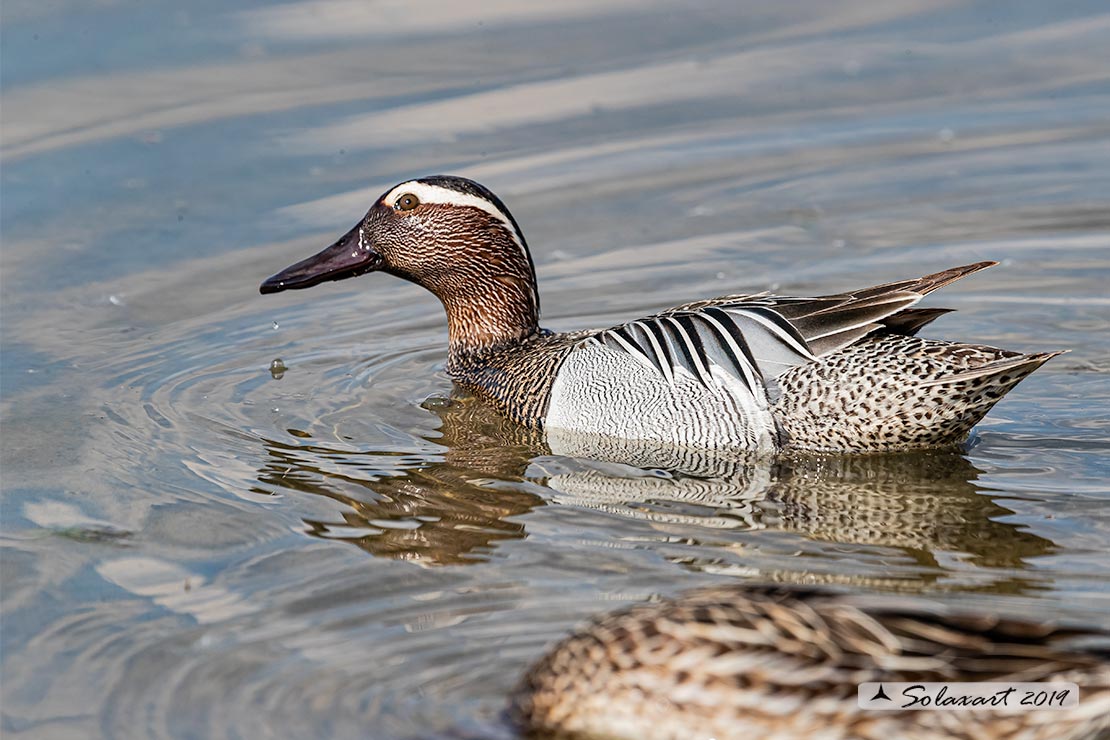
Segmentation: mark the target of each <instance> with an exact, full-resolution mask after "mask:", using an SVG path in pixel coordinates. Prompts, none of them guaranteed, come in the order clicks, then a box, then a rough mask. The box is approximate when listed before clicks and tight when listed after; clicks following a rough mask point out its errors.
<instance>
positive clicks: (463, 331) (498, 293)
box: [440, 276, 539, 374]
mask: <svg viewBox="0 0 1110 740" xmlns="http://www.w3.org/2000/svg"><path fill="white" fill-rule="evenodd" d="M481 283H482V285H481V288H480V290H470V289H467V290H457V291H450V292H449V293H448V294H446V295H440V300H441V301H442V302H443V307H444V308H445V309H446V311H447V332H448V337H449V340H450V349H449V354H448V360H447V372H448V373H451V374H453V373H455V372H456V371H459V370H461V369H462V368H463V367H464V366H467V365H472V364H473V363H474V362H479V363H480V362H481V360H482V357H483V356H484V355H487V354H488V353H490V352H491V351H493V350H496V349H499V348H502V347H505V346H511V345H513V344H519V343H520V342H522V341H524V340H526V339H528V338H529V337H531V336H532V335H534V334H535V333H536V332H537V331H538V330H539V302H538V299H537V297H536V289H535V284H534V283H532V281H530V280H523V279H518V278H513V277H501V276H498V277H494V278H491V279H490V280H488V281H481ZM468 288H469V286H468Z"/></svg>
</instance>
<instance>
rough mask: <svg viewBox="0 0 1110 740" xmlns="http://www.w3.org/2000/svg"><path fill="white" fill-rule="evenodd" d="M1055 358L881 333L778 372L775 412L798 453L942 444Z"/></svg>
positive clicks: (952, 441)
mask: <svg viewBox="0 0 1110 740" xmlns="http://www.w3.org/2000/svg"><path fill="white" fill-rule="evenodd" d="M1059 354H1062V353H1061V352H1041V353H1037V354H1028V355H1026V354H1020V353H1018V352H1011V351H1008V350H1002V349H996V348H994V347H985V346H981V345H971V344H959V343H953V342H942V341H937V340H929V339H921V338H918V337H913V336H907V335H905V334H898V333H893V332H891V333H885V334H881V335H877V336H873V337H871V338H868V339H865V340H863V341H861V342H858V343H856V344H854V345H852V346H851V347H848V348H847V349H845V350H842V351H840V352H837V353H835V354H833V355H831V356H828V357H824V358H821V360H820V361H818V362H816V363H812V364H810V365H806V366H802V367H798V368H794V369H793V370H791V371H790V372H788V373H786V374H785V375H783V376H782V377H781V378H780V384H781V385H782V394H781V396H780V397H779V400H778V402H777V407H776V409H775V416H776V419H777V420H778V422H779V427H780V432H781V433H782V435H783V437H784V440H783V441H784V444H785V445H786V446H789V447H792V448H796V449H808V450H838V451H842V452H843V451H847V452H881V451H891V450H902V449H911V448H925V447H947V446H951V445H956V444H959V443H960V442H962V441H964V440H965V439H966V438H967V435H968V434H969V433H970V432H971V428H972V427H974V426H975V425H976V424H977V423H978V422H979V420H980V419H982V418H983V416H985V415H986V413H987V412H988V411H989V410H990V409H991V407H993V406H994V405H995V404H996V403H998V401H1000V400H1001V399H1002V397H1003V396H1005V395H1006V394H1007V393H1009V392H1010V391H1011V390H1012V389H1013V388H1014V386H1016V385H1017V384H1018V383H1020V382H1021V381H1022V380H1024V379H1025V378H1026V377H1027V376H1028V375H1029V374H1030V373H1032V372H1033V371H1034V370H1036V369H1037V368H1039V367H1040V366H1041V365H1043V364H1044V363H1046V362H1048V361H1049V360H1050V359H1052V358H1053V357H1056V356H1057V355H1059Z"/></svg>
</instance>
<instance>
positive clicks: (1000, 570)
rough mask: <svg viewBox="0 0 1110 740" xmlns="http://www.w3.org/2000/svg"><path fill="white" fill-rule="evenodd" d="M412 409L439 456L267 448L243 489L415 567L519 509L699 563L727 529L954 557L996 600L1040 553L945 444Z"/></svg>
mask: <svg viewBox="0 0 1110 740" xmlns="http://www.w3.org/2000/svg"><path fill="white" fill-rule="evenodd" d="M425 406H426V407H428V408H430V409H432V410H433V411H434V413H436V414H437V415H438V416H439V417H440V420H441V432H440V436H439V437H429V442H432V443H433V444H434V445H436V446H437V447H439V448H442V456H438V455H437V456H434V457H430V456H427V455H422V456H421V455H416V454H413V453H400V452H396V451H388V452H375V451H367V452H361V453H358V452H355V453H352V452H350V451H345V450H343V451H341V450H337V449H332V448H329V447H327V446H326V445H323V444H304V443H298V442H296V441H294V440H292V439H291V440H289V441H287V442H279V441H267V442H266V450H267V453H268V457H269V460H270V462H269V463H268V464H267V465H266V466H265V467H264V468H263V469H262V470H261V471H260V472H259V475H258V480H259V482H260V483H261V484H262V487H263V490H273V488H281V489H286V490H290V491H294V492H298V493H309V494H313V495H316V496H325V497H328V498H330V499H333V500H335V501H338V502H340V503H341V504H343V506H344V512H343V514H342V519H341V520H340V521H325V520H322V519H313V520H306V522H305V523H306V525H307V527H308V532H309V533H310V534H313V535H315V536H318V537H322V538H328V539H337V540H342V541H346V542H350V543H352V544H355V545H357V546H359V547H361V548H362V549H364V550H366V551H367V552H369V553H371V554H373V555H378V556H385V557H390V558H396V559H404V560H411V561H415V562H418V563H420V564H424V565H446V564H460V563H469V562H480V561H482V560H485V559H487V558H488V557H489V555H490V554H491V552H492V551H493V550H494V549H495V548H496V547H497V545H498V543H499V542H502V541H504V540H515V539H522V538H524V537H526V536H527V518H526V516H525V515H526V514H528V512H530V511H532V510H533V509H535V508H537V507H540V506H544V505H546V504H549V503H558V504H564V505H571V506H577V507H584V508H588V509H592V510H595V511H603V512H606V513H608V514H611V515H615V516H620V517H624V518H625V519H627V520H639V523H637V524H635V526H648V527H650V528H652V530H653V531H657V532H659V533H660V541H663V539H664V538H665V537H670V536H672V535H674V533H675V532H680V533H681V537H683V538H687V539H691V540H693V541H695V543H696V544H698V545H701V546H702V547H700V548H699V549H700V550H701V551H703V554H706V555H710V554H711V553H712V552H714V551H716V552H722V554H727V553H724V552H723V551H722V550H721V549H720V548H724V549H726V550H727V549H730V548H731V549H741V545H740V543H739V542H736V541H732V540H730V534H729V532H730V531H731V532H734V533H735V532H740V533H746V532H750V531H751V530H757V529H765V530H772V531H780V532H785V533H794V534H798V535H801V536H803V537H805V538H807V539H808V540H811V541H815V542H818V543H834V544H846V545H860V546H877V547H887V548H895V549H897V550H900V551H902V553H903V554H904V556H905V557H907V558H908V559H909V560H910V561H911V562H912V563H914V564H916V565H917V566H919V567H918V568H917V569H916V570H915V573H916V575H914V577H915V578H925V579H926V580H927V581H931V580H934V579H939V578H943V577H944V576H945V575H946V574H947V573H948V569H949V567H948V566H946V565H944V563H947V562H950V561H951V559H952V558H953V557H956V558H959V559H960V560H962V561H963V562H964V563H967V564H970V565H972V566H974V567H979V568H986V569H991V570H992V571H994V572H992V573H991V575H990V577H989V579H988V580H989V581H990V589H991V590H996V591H997V590H1007V591H1021V590H1024V589H1025V588H1027V587H1028V585H1029V584H1028V583H1027V582H1026V579H1024V578H1023V577H1022V575H1021V571H1022V570H1024V568H1025V566H1024V562H1025V560H1026V559H1028V558H1032V557H1036V556H1040V555H1045V554H1048V553H1051V552H1052V551H1053V550H1054V549H1055V546H1054V545H1053V543H1052V542H1051V541H1049V540H1047V539H1044V538H1042V537H1039V536H1037V535H1034V534H1032V533H1029V532H1026V531H1024V530H1022V529H1021V528H1020V527H1019V526H1018V525H1016V524H1013V523H1009V522H1006V521H1003V519H1004V518H1005V517H1006V516H1007V515H1009V514H1011V513H1012V512H1010V511H1009V510H1008V509H1006V508H1004V507H1003V506H1001V505H999V504H997V503H995V502H994V501H993V500H992V499H991V498H990V496H989V495H987V494H986V493H984V492H983V491H981V489H980V488H979V487H978V486H977V485H976V483H975V481H976V479H977V477H978V475H979V471H978V470H977V469H976V468H975V467H974V466H973V465H971V464H970V463H969V462H968V461H967V459H966V458H965V457H963V456H962V455H961V454H959V452H958V451H955V450H952V451H932V452H919V453H904V454H897V455H894V454H888V455H854V456H836V455H805V456H798V455H792V456H788V457H778V458H753V457H750V456H736V455H732V456H729V455H727V454H724V453H716V454H712V453H708V452H699V451H693V450H684V449H681V448H676V447H674V446H670V445H658V446H652V445H650V444H644V443H637V442H631V441H627V440H612V439H608V440H605V439H591V438H588V437H583V436H575V437H561V438H554V437H553V438H551V439H545V438H544V437H543V434H542V432H537V431H532V430H528V429H526V428H524V427H521V426H520V425H518V424H515V423H513V422H511V421H509V420H507V419H505V418H504V417H502V416H500V415H499V414H498V413H497V412H496V411H494V410H492V409H491V408H490V407H488V406H487V405H485V404H483V403H481V402H480V401H479V400H477V399H475V398H473V397H471V396H468V395H467V394H466V393H465V392H464V391H456V394H455V396H454V397H452V398H451V399H438V400H435V401H434V402H432V403H428V404H425ZM304 434H305V433H303V432H301V433H299V434H298V436H304ZM705 545H711V546H709V547H706V546H705ZM715 548H716V549H715ZM812 565H813V562H812V560H811V562H810V567H809V568H807V567H806V566H800V567H799V569H798V571H797V573H783V574H781V578H782V579H783V580H796V579H797V578H798V577H799V576H800V575H801V574H802V573H804V572H809V573H810V576H809V577H808V580H811V581H812V580H813V578H814V575H813V573H812ZM705 567H706V569H712V563H709V564H708V565H706V566H705ZM921 573H926V574H932V575H925V576H922V575H921ZM763 575H764V576H765V577H769V578H776V576H775V575H774V574H769V573H764V574H763ZM817 577H818V578H820V576H817ZM834 580H835V578H834ZM849 580H850V581H851V582H855V583H859V582H860V579H858V578H851V579H849ZM898 580H900V581H903V582H904V580H905V579H904V577H902V578H900V579H898Z"/></svg>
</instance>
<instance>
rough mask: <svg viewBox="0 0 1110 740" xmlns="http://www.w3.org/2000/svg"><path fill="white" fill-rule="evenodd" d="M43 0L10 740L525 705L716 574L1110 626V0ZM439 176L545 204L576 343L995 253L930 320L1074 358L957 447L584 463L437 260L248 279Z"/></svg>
mask: <svg viewBox="0 0 1110 740" xmlns="http://www.w3.org/2000/svg"><path fill="white" fill-rule="evenodd" d="M4 16H5V17H4V19H3V23H2V25H0V33H2V36H3V37H2V55H3V59H2V62H3V64H2V72H3V95H2V105H3V111H2V117H3V118H2V123H3V140H2V147H0V156H2V164H3V169H2V173H0V176H2V188H3V191H2V199H0V217H2V228H3V233H2V236H3V253H2V260H3V262H2V280H3V303H2V311H3V316H2V325H0V327H2V339H3V355H2V358H0V365H2V369H3V429H2V436H0V442H2V451H3V460H2V463H3V472H2V476H3V477H2V482H3V490H4V492H3V510H2V516H3V545H4V551H3V556H2V561H0V564H2V576H3V604H2V612H0V617H2V624H0V627H2V643H0V648H2V651H3V664H2V667H3V706H2V710H0V711H2V723H0V730H2V731H3V733H4V735H5V736H6V737H50V738H55V737H58V738H88V737H166V738H205V737H251V738H254V737H289V738H294V737H297V738H304V737H336V738H339V737H343V738H346V737H373V738H415V737H438V736H443V737H504V738H509V737H512V736H513V733H512V730H511V729H510V728H509V727H507V726H506V725H505V723H504V722H503V720H502V719H501V717H500V712H501V710H502V707H503V705H504V696H505V694H506V692H507V691H509V689H510V688H511V687H512V686H513V684H514V683H515V681H516V679H517V676H518V675H519V674H520V671H521V670H522V669H523V667H524V666H525V665H526V664H527V663H528V662H529V661H530V660H532V659H534V658H535V657H536V656H538V655H539V654H540V652H541V651H542V650H543V647H544V645H545V644H547V643H549V642H550V641H551V640H553V639H555V638H556V637H558V636H559V635H561V634H563V633H564V632H565V631H566V630H568V629H569V628H570V627H571V626H572V625H574V624H575V623H576V622H578V621H579V620H580V619H581V618H583V617H584V616H585V615H587V614H590V613H593V612H596V611H599V610H603V609H606V608H610V607H613V606H616V605H619V604H623V603H627V602H630V601H633V600H638V599H642V598H646V597H648V596H650V595H652V594H659V593H667V594H669V593H674V592H677V591H679V590H681V589H682V588H684V587H687V586H693V585H698V584H702V583H706V582H712V581H719V580H736V579H751V580H761V581H768V580H775V581H787V582H806V583H810V582H822V583H830V584H836V585H837V586H838V587H841V588H847V589H851V590H860V591H898V592H901V593H911V594H923V595H927V596H929V597H932V598H936V599H941V600H951V601H963V602H973V603H976V604H980V605H986V606H988V607H991V608H997V609H1002V610H1006V611H1009V612H1022V613H1027V614H1034V615H1041V616H1057V617H1060V616H1062V617H1067V618H1073V619H1080V620H1085V621H1090V622H1094V623H1097V624H1102V625H1104V626H1108V627H1110V569H1108V567H1107V564H1108V563H1110V513H1108V512H1110V486H1108V484H1107V477H1108V476H1110V295H1108V289H1107V285H1108V283H1110V236H1108V230H1110V43H1107V38H1108V36H1110V14H1108V13H1107V11H1106V7H1105V5H1104V4H1103V3H1100V2H1088V3H1083V2H1078V3H1070V4H1066V5H1063V6H1060V5H1059V4H1055V3H1042V2H1014V3H1004V4H1003V3H982V4H976V3H960V2H936V1H935V0H892V1H891V2H884V3H874V2H865V1H863V0H859V1H857V0H835V1H834V2H826V3H777V4H770V3H757V2H744V3H733V2H722V3H718V4H712V3H711V4H701V5H699V6H698V7H697V8H696V9H692V10H691V9H687V8H686V5H685V4H678V3H674V4H668V3H662V2H647V3H643V2H631V1H629V0H591V1H590V2H579V1H578V0H571V2H563V3H548V4H543V5H541V4H534V3H515V2H502V1H501V0H488V1H487V2H484V3H469V4H457V3H453V2H442V1H441V0H429V1H428V2H423V3H420V4H417V5H414V4H412V3H405V2H400V1H399V0H382V1H381V2H375V3H363V2H356V1H355V0H311V1H306V2H290V3H285V4H273V5H265V4H256V3H250V2H235V3H227V2H199V3H189V4H177V3H168V2H143V3H138V2H133V1H132V0H119V1H118V2H113V3H101V2H82V1H81V0H57V1H55V2H50V3H42V2H31V1H30V0H8V1H7V2H5V3H4ZM432 172H450V173H457V174H462V175H467V176H470V177H474V178H476V179H479V180H481V181H483V182H484V183H486V184H487V185H489V186H490V187H491V188H493V189H494V190H495V191H496V192H497V193H498V194H499V195H501V196H502V198H503V199H504V200H505V201H506V202H507V203H508V205H509V207H510V208H511V209H512V210H513V213H514V215H515V216H516V217H517V219H518V220H519V221H520V222H521V224H522V226H523V228H524V230H525V233H526V234H527V235H528V237H529V241H530V243H531V246H532V249H533V252H534V255H535V260H536V265H537V271H538V273H539V278H540V282H541V289H542V294H543V306H544V312H543V320H544V323H545V325H547V326H549V327H551V328H554V329H570V328H582V327H588V326H596V325H604V324H605V323H607V322H616V321H618V320H621V319H624V318H628V317H630V316H633V315H636V314H638V313H644V312H648V311H652V310H655V309H658V308H661V307H665V306H668V305H673V304H676V303H679V302H685V301H688V300H691V299H694V298H699V297H707V296H712V295H719V294H723V293H730V292H744V291H752V292H755V291H760V290H769V289H770V290H776V291H781V292H786V293H795V294H812V293H814V292H833V291H838V290H845V289H850V288H856V287H861V286H864V285H869V284H873V283H876V282H881V281H885V280H892V279H897V278H902V277H908V276H916V275H920V274H923V273H925V272H928V271H933V270H937V269H941V268H945V267H949V266H952V265H956V264H963V263H967V262H973V261H978V260H985V259H996V260H999V261H1001V262H1002V264H1001V265H1000V266H999V267H997V268H995V269H993V270H991V271H990V272H987V273H984V274H981V275H976V276H974V277H972V278H969V279H968V280H966V281H964V282H962V283H960V284H959V285H956V286H953V287H952V288H949V289H946V290H945V291H944V293H943V294H942V295H940V296H937V297H936V298H935V299H930V300H931V301H932V304H931V305H946V306H949V307H952V308H956V309H959V312H958V313H957V314H954V315H950V316H946V317H944V318H942V319H941V320H940V321H938V322H937V324H936V325H935V329H933V330H932V333H933V335H935V336H939V337H942V338H950V339H956V338H960V339H969V340H975V341H980V342H985V343H990V344H997V345H1000V346H1005V347H1008V348H1010V349H1018V350H1025V351H1046V350H1054V349H1069V350H1071V352H1070V354H1067V355H1065V356H1063V357H1060V358H1057V359H1055V360H1053V361H1052V362H1050V363H1049V364H1048V365H1046V366H1045V367H1044V368H1043V369H1042V370H1040V371H1038V372H1037V373H1036V374H1035V375H1034V376H1032V377H1031V378H1030V379H1029V380H1027V381H1026V382H1025V383H1023V384H1022V385H1021V386H1020V387H1018V389H1017V390H1015V391H1014V392H1013V393H1012V394H1011V395H1010V396H1009V397H1008V398H1006V399H1005V400H1004V401H1003V402H1002V403H1000V404H999V405H998V406H997V407H996V409H995V410H994V411H993V412H992V413H991V414H990V415H989V417H988V418H987V419H986V420H985V422H984V423H983V424H982V425H981V426H980V427H979V429H978V431H977V433H976V435H975V437H974V438H973V440H972V441H971V443H970V444H969V446H968V448H967V449H965V450H963V451H950V452H935V453H930V454H921V455H900V456H887V457H882V456H879V457H863V458H858V457H857V458H836V457H820V456H818V457H795V458H789V459H781V460H775V461H764V462H760V463H752V464H739V463H735V462H734V463H732V464H726V463H723V462H721V461H716V462H715V463H714V462H713V461H710V462H709V463H707V465H708V467H706V468H703V469H699V470H697V471H690V470H685V471H683V470H665V469H653V468H652V469H641V468H638V467H635V466H631V465H627V464H617V463H613V462H600V461H596V460H590V459H586V458H571V457H561V456H556V455H553V454H552V453H551V451H550V450H549V449H548V448H547V447H546V446H545V444H544V441H543V439H542V438H537V437H536V436H535V435H529V434H527V433H524V432H522V431H521V430H520V429H518V428H515V427H512V426H511V425H509V424H507V423H505V422H503V421H501V420H500V419H499V418H497V417H496V416H495V415H493V414H492V413H490V412H489V411H488V410H487V409H485V408H484V407H482V406H481V405H480V404H478V403H476V402H475V401H473V399H469V398H467V397H465V396H463V395H461V394H459V393H458V392H456V391H454V390H453V389H452V387H451V383H450V381H449V380H448V379H447V377H446V376H445V374H444V372H443V360H444V350H445V337H446V330H445V322H444V320H443V317H442V312H441V309H440V308H439V306H438V304H437V303H436V301H435V300H434V299H433V298H432V297H431V296H430V295H427V294H425V293H423V292H421V290H420V289H418V288H416V287H414V286H411V285H408V284H405V283H402V282H400V281H398V280H395V279H392V278H389V277H386V276H384V275H372V276H367V277H364V278H361V279H358V280H352V281H346V282H342V283H334V284H328V285H325V286H321V287H318V288H315V289H313V290H311V291H306V292H297V293H286V294H281V295H278V296H266V297H262V296H259V295H258V294H257V285H258V283H259V281H260V280H261V279H262V278H264V277H265V276H267V275H269V274H271V273H273V272H275V271H276V270H277V269H279V268H281V267H283V266H285V265H287V264H289V263H290V262H292V261H294V260H296V259H299V258H300V257H303V256H306V255H307V254H310V253H312V252H314V251H316V250H317V249H319V248H321V247H323V246H325V245H326V244H328V243H330V242H331V241H332V240H333V239H334V238H335V237H337V236H339V235H340V234H342V233H343V232H345V231H346V230H347V229H348V228H349V227H350V226H351V225H352V224H353V223H354V222H355V221H356V220H357V219H358V218H359V217H360V216H361V215H362V213H363V212H364V211H365V209H366V208H367V207H368V206H369V204H370V202H371V201H372V199H373V198H375V197H377V195H378V194H379V193H380V192H382V191H383V190H384V189H385V188H387V187H388V186H390V185H392V184H393V183H394V182H397V181H399V180H401V179H404V178H408V177H411V176H415V175H422V174H428V173H432ZM276 358H280V359H281V360H282V363H283V365H284V366H285V368H286V369H285V371H284V372H283V373H282V372H271V369H270V368H271V363H272V362H273V361H274V360H275V359H276ZM714 465H715V467H714Z"/></svg>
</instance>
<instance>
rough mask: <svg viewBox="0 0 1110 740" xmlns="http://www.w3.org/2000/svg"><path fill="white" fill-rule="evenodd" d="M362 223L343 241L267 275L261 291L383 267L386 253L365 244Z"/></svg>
mask: <svg viewBox="0 0 1110 740" xmlns="http://www.w3.org/2000/svg"><path fill="white" fill-rule="evenodd" d="M361 226H362V224H359V225H358V226H356V227H355V228H353V229H351V230H350V231H348V232H347V233H346V234H344V235H343V236H342V237H341V238H340V239H339V241H337V242H336V243H335V244H332V245H331V246H330V247H328V248H327V249H325V250H323V251H322V252H320V253H319V254H314V255H312V256H311V257H309V258H308V259H303V260H301V261H300V262H298V263H297V264H295V265H290V266H289V267H286V268H285V269H284V270H282V271H281V272H279V273H278V274H276V275H274V276H272V277H269V278H266V280H265V281H264V282H263V283H262V285H261V286H259V288H258V290H259V292H261V293H280V292H281V291H283V290H301V289H303V288H311V287H312V286H313V285H319V284H320V283H326V282H328V281H329V280H345V279H346V278H350V277H357V276H359V275H365V274H366V273H368V272H373V271H374V270H378V269H381V266H382V256H381V255H380V254H378V253H377V252H375V251H374V250H373V249H371V248H370V247H369V246H365V245H364V244H362V240H361V239H360V238H359V229H360V228H361Z"/></svg>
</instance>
